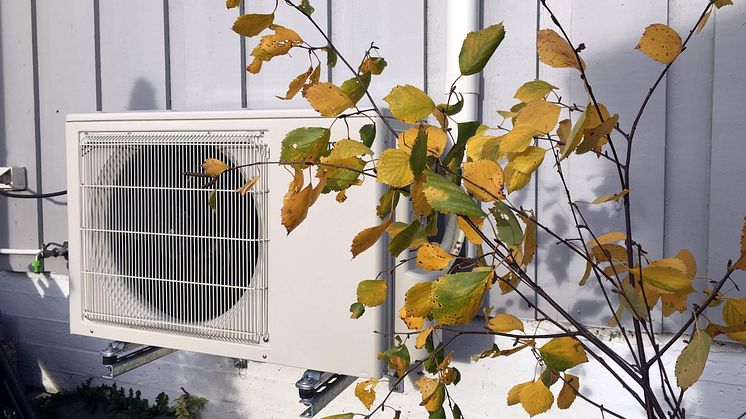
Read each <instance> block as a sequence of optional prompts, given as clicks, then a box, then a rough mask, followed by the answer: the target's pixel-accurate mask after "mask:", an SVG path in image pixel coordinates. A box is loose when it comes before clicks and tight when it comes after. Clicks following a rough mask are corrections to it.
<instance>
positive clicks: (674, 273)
mask: <svg viewBox="0 0 746 419" xmlns="http://www.w3.org/2000/svg"><path fill="white" fill-rule="evenodd" d="M651 265H652V264H651ZM651 265H648V266H646V267H644V268H642V280H643V281H644V282H645V283H647V284H649V285H651V286H653V287H655V288H657V289H658V290H659V291H663V292H673V293H676V292H679V291H684V290H687V289H689V288H690V287H691V286H692V285H691V279H690V278H688V277H687V275H686V273H685V271H683V272H682V271H681V270H679V269H674V268H672V267H669V266H651Z"/></svg>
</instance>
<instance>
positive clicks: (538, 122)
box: [515, 99, 560, 151]
mask: <svg viewBox="0 0 746 419" xmlns="http://www.w3.org/2000/svg"><path fill="white" fill-rule="evenodd" d="M559 114H560V107H559V106H558V105H556V104H554V103H550V102H547V101H546V100H544V99H539V100H534V101H531V102H528V103H526V106H524V107H523V108H522V109H521V110H520V111H519V112H518V116H517V117H516V121H515V126H516V127H518V126H525V127H530V128H532V129H534V130H536V131H538V132H542V133H548V132H550V131H552V130H554V127H555V126H556V125H557V120H558V119H559ZM516 151H518V150H516Z"/></svg>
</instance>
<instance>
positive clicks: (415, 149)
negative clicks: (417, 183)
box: [409, 127, 427, 177]
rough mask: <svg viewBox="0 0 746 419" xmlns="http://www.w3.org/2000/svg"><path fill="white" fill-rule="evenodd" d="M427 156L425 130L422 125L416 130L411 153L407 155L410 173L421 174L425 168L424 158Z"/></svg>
mask: <svg viewBox="0 0 746 419" xmlns="http://www.w3.org/2000/svg"><path fill="white" fill-rule="evenodd" d="M426 158H427V131H425V129H424V128H423V127H420V129H419V131H418V132H417V138H416V139H415V140H414V145H413V146H412V154H410V155H409V167H411V168H412V173H414V175H415V177H416V176H419V175H420V174H422V171H423V170H425V163H426V161H425V159H426Z"/></svg>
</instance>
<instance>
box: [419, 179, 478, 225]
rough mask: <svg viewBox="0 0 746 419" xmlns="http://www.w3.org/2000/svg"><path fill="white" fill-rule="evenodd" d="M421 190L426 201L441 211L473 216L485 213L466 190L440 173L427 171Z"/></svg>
mask: <svg viewBox="0 0 746 419" xmlns="http://www.w3.org/2000/svg"><path fill="white" fill-rule="evenodd" d="M422 191H423V193H424V194H425V199H427V203H428V204H430V206H431V207H433V208H434V209H435V210H437V211H440V212H442V213H445V214H458V215H467V216H474V217H482V216H484V215H485V214H484V212H483V211H482V209H481V208H479V206H478V205H477V204H476V203H475V202H474V200H473V199H471V198H470V197H469V195H467V194H466V192H464V191H463V190H462V189H461V188H459V187H458V186H457V185H456V184H454V183H453V182H450V181H449V180H448V179H446V178H444V177H443V176H441V175H438V174H435V173H433V172H430V173H428V175H427V182H426V183H425V186H424V188H423V190H422Z"/></svg>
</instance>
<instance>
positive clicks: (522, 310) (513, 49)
mask: <svg viewBox="0 0 746 419" xmlns="http://www.w3.org/2000/svg"><path fill="white" fill-rule="evenodd" d="M536 13H537V8H536V2H535V1H523V2H520V3H507V2H485V4H484V26H485V27H486V26H490V25H494V24H496V23H499V22H503V25H504V26H505V31H506V35H505V39H504V40H503V42H502V43H501V44H500V46H499V47H498V48H497V51H496V52H495V55H493V57H492V59H491V60H490V62H489V63H488V64H487V66H486V67H485V69H484V73H483V83H484V87H483V92H484V93H483V99H482V122H483V123H485V124H487V125H488V126H490V127H496V126H498V125H500V124H502V123H504V121H503V118H502V117H501V116H500V115H498V114H497V112H496V111H497V110H508V109H510V107H511V106H513V105H514V104H516V103H517V102H518V101H517V100H516V99H514V98H513V95H514V94H515V91H516V90H517V89H518V87H520V86H521V85H522V84H523V83H525V82H527V81H529V80H533V79H534V78H536V61H537V58H536V54H535V53H534V49H535V45H536ZM507 122H508V125H509V124H510V121H507ZM535 192H536V187H535V179H533V180H532V182H531V183H530V184H528V185H527V186H526V187H525V188H524V189H523V190H521V191H520V192H517V193H515V194H514V196H511V197H510V199H511V202H513V204H514V205H517V206H521V205H522V206H524V207H526V208H531V209H533V208H535V207H536V203H535ZM539 217H541V214H539ZM529 273H530V274H532V275H533V273H534V269H533V266H531V267H530V268H529ZM521 291H524V290H521ZM525 291H526V293H527V294H526V295H527V296H530V298H533V297H534V295H533V293H531V292H529V291H528V290H525ZM490 297H491V298H490V305H491V306H494V307H496V308H497V309H498V310H503V309H507V310H508V311H510V313H512V314H516V315H520V316H521V317H526V318H532V317H534V310H533V309H532V308H529V307H528V305H527V304H526V302H524V301H523V300H522V299H521V298H520V297H518V296H517V295H516V294H515V293H511V294H508V295H505V296H502V295H499V293H498V292H497V291H494V292H493V293H492V294H491V295H490Z"/></svg>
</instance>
